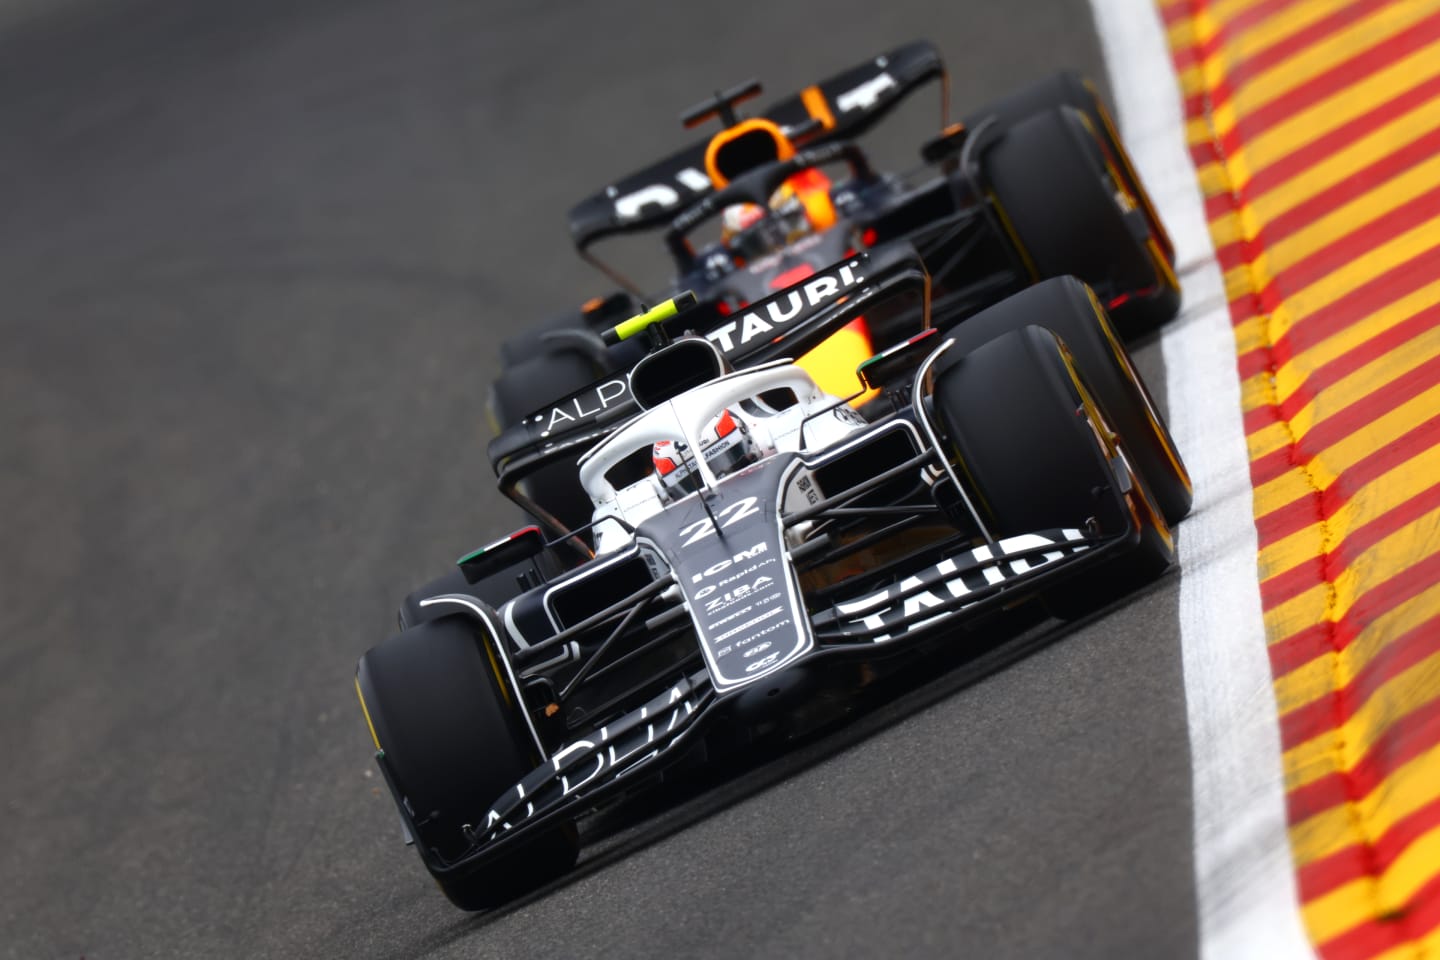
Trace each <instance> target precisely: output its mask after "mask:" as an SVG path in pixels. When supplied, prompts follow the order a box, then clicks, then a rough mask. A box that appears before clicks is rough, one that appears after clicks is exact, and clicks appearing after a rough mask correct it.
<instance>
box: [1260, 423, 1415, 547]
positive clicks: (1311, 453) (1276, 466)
mask: <svg viewBox="0 0 1440 960" xmlns="http://www.w3.org/2000/svg"><path fill="white" fill-rule="evenodd" d="M1271 409H1272V410H1273V409H1274V408H1273V407H1272V408H1271ZM1329 424H1330V421H1329V420H1322V421H1321V422H1320V423H1319V424H1317V425H1316V426H1315V427H1314V428H1312V429H1311V431H1310V433H1309V434H1307V435H1306V436H1305V438H1304V440H1303V441H1301V443H1300V444H1299V445H1296V444H1293V443H1292V444H1289V445H1287V446H1284V447H1281V448H1279V449H1278V450H1272V451H1271V452H1269V453H1267V454H1265V455H1264V456H1261V457H1258V458H1256V459H1255V460H1253V461H1251V463H1250V479H1251V482H1252V483H1253V484H1254V485H1255V486H1257V487H1259V486H1262V485H1263V484H1266V483H1269V482H1271V481H1272V480H1274V479H1276V478H1277V477H1280V476H1282V475H1283V474H1285V473H1288V472H1289V471H1291V470H1294V469H1296V468H1298V467H1303V466H1305V465H1307V464H1309V463H1310V461H1312V460H1313V459H1315V456H1316V452H1317V451H1323V450H1325V449H1326V448H1327V447H1328V446H1329V445H1330V443H1331V442H1335V443H1338V442H1339V441H1340V440H1343V439H1344V438H1345V436H1346V434H1338V435H1337V433H1332V432H1331V431H1330V429H1329ZM1363 426H1364V425H1362V429H1363ZM1417 431H1418V432H1417ZM1332 438H1333V439H1332ZM1404 441H1405V442H1408V443H1412V444H1414V445H1413V446H1410V447H1408V448H1407V449H1408V450H1410V451H1411V453H1409V454H1406V457H1407V458H1408V457H1409V456H1410V455H1412V454H1413V453H1416V452H1419V451H1420V450H1423V449H1427V448H1429V447H1432V446H1434V445H1435V444H1437V443H1440V435H1437V432H1436V430H1435V423H1434V421H1433V420H1426V421H1423V422H1422V423H1420V424H1419V425H1417V426H1416V427H1413V428H1411V429H1410V430H1407V431H1406V432H1405V434H1404ZM1401 452H1402V451H1398V450H1395V449H1394V445H1391V449H1390V450H1389V451H1384V450H1381V451H1377V453H1382V454H1385V453H1388V454H1389V455H1390V456H1391V459H1389V460H1386V461H1385V462H1386V463H1392V464H1393V463H1394V462H1395V461H1394V460H1393V456H1394V455H1395V454H1398V453H1401ZM1373 455H1374V454H1367V455H1366V458H1365V459H1366V460H1368V459H1369V457H1370V456H1373ZM1363 462H1364V460H1362V461H1358V462H1357V463H1356V464H1355V465H1354V466H1352V467H1351V468H1350V470H1353V469H1355V467H1356V466H1359V465H1360V463H1363ZM1401 462H1403V461H1401ZM1377 466H1378V465H1377ZM1347 472H1349V471H1348V470H1347ZM1347 499H1348V498H1347ZM1287 507H1288V504H1287ZM1280 509H1285V507H1282V508H1280ZM1266 516H1269V514H1267V515H1266ZM1291 519H1292V520H1293V519H1295V518H1293V517H1292V518H1291ZM1267 523H1272V524H1275V527H1274V530H1275V531H1276V532H1277V533H1278V535H1280V536H1284V535H1286V534H1285V533H1282V532H1279V531H1288V532H1289V533H1293V532H1294V531H1296V530H1298V529H1300V527H1296V526H1293V525H1291V523H1290V522H1289V521H1286V520H1285V519H1284V518H1282V517H1278V516H1277V517H1276V518H1275V519H1274V520H1272V521H1267ZM1305 525H1306V524H1305V523H1303V522H1302V523H1301V526H1305ZM1268 529H1270V528H1268V527H1267V530H1268Z"/></svg>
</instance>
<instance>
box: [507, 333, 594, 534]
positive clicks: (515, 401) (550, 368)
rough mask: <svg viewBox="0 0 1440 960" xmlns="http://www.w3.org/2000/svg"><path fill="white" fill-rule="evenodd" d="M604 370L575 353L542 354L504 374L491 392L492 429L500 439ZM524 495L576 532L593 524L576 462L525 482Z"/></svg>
mask: <svg viewBox="0 0 1440 960" xmlns="http://www.w3.org/2000/svg"><path fill="white" fill-rule="evenodd" d="M598 376H600V371H599V370H598V369H597V367H596V366H595V364H594V363H593V362H592V361H591V360H590V359H589V358H588V357H586V356H584V355H583V354H581V353H580V352H578V351H574V350H557V351H552V352H546V353H541V354H539V355H538V356H535V357H533V358H531V359H529V360H526V361H525V362H523V363H519V364H517V365H515V366H512V367H510V368H508V369H506V370H504V371H502V372H501V374H500V376H499V377H498V378H496V380H495V383H494V384H493V385H492V386H491V388H490V415H491V420H492V423H491V426H492V427H493V428H494V430H495V432H496V434H497V435H498V434H499V433H500V432H501V431H503V430H506V429H509V428H510V427H513V426H515V425H516V424H518V423H520V422H521V421H522V420H523V419H524V418H525V417H526V416H527V415H529V414H532V413H534V412H536V411H537V410H540V409H542V408H544V407H546V406H547V405H548V404H552V403H554V402H555V401H557V400H559V399H561V398H563V397H565V396H566V395H568V394H571V393H574V392H575V391H576V390H579V389H581V388H582V387H585V386H588V385H589V384H591V383H593V382H594V381H595V379H596V378H597V377H598ZM520 491H521V492H522V493H523V494H525V495H526V496H527V497H529V498H530V499H531V500H532V501H534V503H535V505H536V506H538V507H540V508H541V509H542V510H544V511H545V512H547V513H549V514H550V515H552V516H554V517H555V518H556V519H558V520H559V521H560V522H561V523H563V524H565V526H566V527H567V528H569V529H571V530H573V529H575V528H576V527H579V526H583V525H584V524H586V523H589V522H590V515H591V504H590V498H589V497H588V496H586V494H585V490H584V488H583V487H581V486H580V476H579V474H578V472H577V470H576V466H575V461H573V460H561V461H559V462H557V463H552V464H549V465H547V466H545V467H542V468H541V469H539V470H537V471H535V472H534V473H532V474H530V475H529V476H528V477H526V478H525V479H524V480H523V481H522V482H521V484H520Z"/></svg>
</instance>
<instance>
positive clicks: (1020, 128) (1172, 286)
mask: <svg viewBox="0 0 1440 960" xmlns="http://www.w3.org/2000/svg"><path fill="white" fill-rule="evenodd" d="M980 166H981V173H982V176H983V179H984V181H985V183H986V184H988V187H989V190H990V191H991V193H992V194H993V196H994V198H995V200H996V201H997V202H998V205H999V208H1000V212H1001V214H1002V216H1003V218H1004V220H1005V221H1006V222H1007V223H1008V225H1009V229H1010V230H1012V231H1013V233H1014V235H1015V240H1016V241H1017V243H1018V244H1019V246H1020V249H1021V250H1022V251H1023V252H1024V253H1025V255H1026V256H1027V257H1028V259H1029V260H1030V262H1031V264H1032V265H1033V266H1034V268H1035V270H1036V272H1037V273H1038V275H1039V278H1040V279H1044V278H1046V277H1058V276H1063V275H1065V274H1073V275H1075V276H1077V277H1079V278H1080V279H1082V280H1084V281H1086V282H1087V283H1089V284H1090V285H1091V286H1093V287H1095V288H1096V289H1097V290H1102V291H1104V293H1105V296H1106V298H1107V306H1110V307H1111V308H1112V314H1113V316H1114V317H1115V321H1116V326H1117V327H1118V328H1119V329H1120V331H1121V333H1122V334H1123V335H1125V336H1126V337H1127V338H1129V337H1134V336H1137V335H1140V334H1143V333H1146V332H1149V331H1151V330H1153V329H1155V328H1157V327H1159V326H1160V325H1161V324H1163V323H1165V322H1166V321H1167V320H1169V319H1170V318H1172V317H1173V316H1175V314H1176V312H1177V311H1178V310H1179V308H1180V283H1179V281H1178V280H1177V279H1176V277H1175V271H1174V270H1173V268H1171V266H1170V263H1169V261H1168V260H1167V259H1166V257H1165V254H1164V251H1163V250H1161V249H1160V246H1159V243H1158V241H1156V240H1155V238H1154V236H1153V233H1152V231H1151V229H1150V226H1149V223H1148V221H1147V219H1146V217H1145V214H1144V211H1143V209H1141V208H1140V207H1139V206H1138V205H1137V203H1136V201H1135V200H1134V199H1133V198H1131V197H1130V196H1129V194H1128V193H1127V191H1125V190H1124V189H1123V186H1122V185H1121V182H1120V180H1119V178H1118V174H1117V172H1116V171H1115V169H1114V167H1113V166H1111V165H1110V164H1108V163H1107V162H1106V161H1105V157H1104V153H1103V151H1102V150H1101V149H1100V145H1099V143H1098V142H1097V141H1096V139H1095V135H1094V134H1093V133H1092V132H1091V129H1090V126H1089V124H1088V121H1086V120H1085V118H1084V115H1083V114H1081V113H1079V112H1078V111H1076V110H1075V109H1073V108H1071V107H1061V108H1057V109H1051V110H1046V111H1042V112H1040V113H1037V114H1034V115H1032V116H1030V117H1027V118H1026V119H1024V120H1022V121H1020V122H1019V123H1016V124H1015V125H1014V126H1013V127H1010V128H1009V129H1007V130H1005V131H1003V132H1002V133H1001V134H1000V135H999V136H998V138H997V139H996V140H995V141H994V142H992V143H990V145H989V146H988V147H987V148H985V149H984V151H983V154H982V157H981V160H980Z"/></svg>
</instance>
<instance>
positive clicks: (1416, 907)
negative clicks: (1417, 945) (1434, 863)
mask: <svg viewBox="0 0 1440 960" xmlns="http://www.w3.org/2000/svg"><path fill="white" fill-rule="evenodd" d="M1437 925H1440V874H1436V875H1435V876H1434V877H1432V878H1431V879H1430V880H1429V881H1428V882H1426V883H1425V884H1424V885H1423V886H1422V887H1421V888H1420V889H1419V890H1417V891H1415V895H1414V896H1413V897H1411V898H1410V901H1409V902H1408V903H1406V904H1405V906H1403V907H1401V908H1400V909H1399V910H1397V911H1395V912H1394V913H1391V914H1387V915H1386V916H1384V917H1380V918H1376V919H1374V920H1367V921H1365V922H1364V923H1362V924H1360V925H1359V926H1357V927H1354V928H1353V929H1351V930H1347V931H1346V932H1345V933H1342V934H1340V936H1338V937H1335V938H1334V939H1332V940H1328V941H1326V942H1325V943H1322V944H1320V946H1319V951H1320V956H1321V957H1323V958H1324V960H1366V958H1368V957H1373V956H1374V955H1375V954H1377V953H1380V952H1381V951H1383V950H1387V949H1389V948H1390V947H1398V946H1400V945H1402V944H1405V943H1407V942H1410V941H1413V940H1416V939H1418V938H1420V937H1423V936H1425V935H1426V934H1427V933H1429V932H1430V931H1431V930H1434V929H1435V927H1436V926H1437ZM1416 955H1417V956H1418V955H1419V954H1418V952H1417V954H1416Z"/></svg>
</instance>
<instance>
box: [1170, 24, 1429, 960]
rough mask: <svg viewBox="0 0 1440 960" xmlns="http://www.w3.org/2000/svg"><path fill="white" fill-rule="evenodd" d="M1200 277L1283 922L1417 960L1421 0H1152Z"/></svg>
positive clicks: (1425, 127)
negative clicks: (1235, 489) (1242, 488)
mask: <svg viewBox="0 0 1440 960" xmlns="http://www.w3.org/2000/svg"><path fill="white" fill-rule="evenodd" d="M1161 12H1162V16H1163V19H1164V23H1165V26H1166V29H1167V32H1168V36H1169V40H1170V44H1171V49H1172V51H1173V53H1174V59H1175V65H1176V68H1177V70H1178V72H1179V75H1180V80H1181V86H1182V91H1183V94H1184V96H1185V110H1186V120H1187V135H1188V139H1189V145H1190V149H1191V153H1192V155H1193V157H1194V160H1195V164H1196V167H1197V169H1198V171H1199V176H1200V181H1201V186H1202V188H1203V191H1204V194H1205V202H1206V213H1207V215H1208V218H1209V221H1210V229H1211V234H1212V236H1213V239H1214V242H1215V248H1216V251H1217V253H1218V256H1219V260H1220V265H1221V268H1222V269H1223V270H1224V271H1225V285H1226V292H1227V295H1228V297H1229V301H1230V311H1231V318H1232V320H1233V323H1234V331H1235V346H1236V351H1237V355H1238V356H1237V363H1238V369H1239V375H1240V378H1241V383H1242V397H1243V404H1244V422H1245V430H1246V434H1247V441H1248V445H1249V450H1250V463H1251V467H1250V468H1251V476H1252V478H1253V482H1254V487H1255V524H1256V529H1257V531H1258V533H1259V547H1260V554H1259V576H1260V590H1261V602H1262V607H1263V610H1264V616H1265V626H1266V631H1267V635H1268V640H1269V652H1270V663H1271V667H1272V670H1273V673H1274V681H1275V697H1276V701H1277V705H1278V707H1279V712H1280V725H1281V737H1282V746H1283V749H1284V765H1285V784H1286V792H1287V807H1288V815H1289V829H1290V842H1291V849H1292V851H1293V853H1294V856H1295V867H1296V871H1297V878H1298V889H1299V893H1300V899H1301V909H1302V912H1303V914H1304V921H1305V926H1306V928H1307V930H1308V931H1309V934H1310V937H1311V939H1312V940H1313V941H1314V943H1315V945H1316V947H1317V949H1318V951H1319V953H1320V954H1321V956H1322V957H1325V958H1327V960H1342V958H1358V957H1385V958H1387V960H1391V958H1401V957H1406V958H1420V957H1430V958H1436V960H1440V0H1352V2H1338V0H1161Z"/></svg>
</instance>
